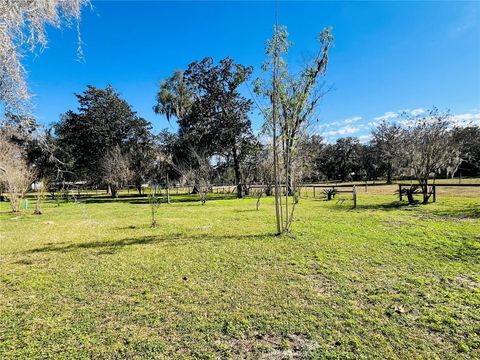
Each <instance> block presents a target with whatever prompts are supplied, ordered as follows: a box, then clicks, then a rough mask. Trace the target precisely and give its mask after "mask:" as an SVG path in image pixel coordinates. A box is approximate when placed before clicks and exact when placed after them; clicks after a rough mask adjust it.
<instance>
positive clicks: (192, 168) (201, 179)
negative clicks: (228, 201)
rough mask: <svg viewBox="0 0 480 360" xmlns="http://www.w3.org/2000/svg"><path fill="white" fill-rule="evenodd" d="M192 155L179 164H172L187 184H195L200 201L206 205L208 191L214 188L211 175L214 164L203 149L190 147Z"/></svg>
mask: <svg viewBox="0 0 480 360" xmlns="http://www.w3.org/2000/svg"><path fill="white" fill-rule="evenodd" d="M189 153H190V155H189V156H188V157H187V158H186V159H184V160H183V161H182V162H181V163H179V164H172V165H173V168H174V169H175V171H176V172H177V173H179V174H180V175H181V176H182V177H183V179H184V180H185V181H186V182H187V184H194V187H196V188H197V190H196V193H197V194H198V195H199V197H200V202H201V203H202V205H205V203H206V202H207V197H208V193H209V192H210V191H211V189H212V184H211V181H210V180H211V176H212V165H211V164H210V161H209V160H210V159H209V158H208V156H207V155H206V154H205V152H203V151H201V150H196V149H195V148H193V147H190V151H189Z"/></svg>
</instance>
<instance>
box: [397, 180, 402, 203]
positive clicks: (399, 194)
mask: <svg viewBox="0 0 480 360" xmlns="http://www.w3.org/2000/svg"><path fill="white" fill-rule="evenodd" d="M398 196H400V201H402V185H400V184H398Z"/></svg>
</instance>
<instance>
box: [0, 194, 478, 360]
mask: <svg viewBox="0 0 480 360" xmlns="http://www.w3.org/2000/svg"><path fill="white" fill-rule="evenodd" d="M222 196H224V195H214V197H215V200H212V201H209V202H207V205H205V206H202V205H200V203H198V202H194V201H191V200H193V199H194V198H190V197H188V196H178V197H174V201H175V202H174V203H172V204H170V205H167V204H162V205H161V206H160V209H159V212H158V215H159V218H158V221H159V225H160V226H159V227H158V228H157V229H151V228H150V227H149V222H150V219H149V216H150V215H149V214H150V210H149V205H148V203H147V202H146V199H145V198H135V197H128V198H127V197H124V198H120V199H118V200H110V199H108V198H102V197H98V198H91V199H89V200H88V201H87V202H86V203H85V202H82V203H79V204H74V203H68V204H64V203H62V204H61V205H60V206H56V205H55V204H54V203H48V204H46V205H45V208H44V214H43V215H41V216H35V215H31V213H32V210H25V211H24V212H23V215H21V216H15V215H12V214H10V213H8V204H7V203H0V256H1V262H0V358H22V359H23V358H42V359H44V358H168V359H170V358H267V359H284V358H287V359H288V358H293V357H300V358H339V359H345V358H378V359H393V358H403V359H412V358H433V359H435V358H442V359H444V358H447V359H448V358H452V359H454V358H455V359H459V358H460V359H462V358H465V359H468V358H471V359H473V358H479V357H480V290H479V284H480V198H479V197H478V196H470V197H466V196H465V197H452V196H450V195H449V194H443V195H442V196H441V197H439V199H438V202H437V203H436V204H429V205H427V206H413V207H412V206H398V204H397V203H396V202H392V201H394V199H395V197H394V196H393V195H391V194H390V195H371V194H370V193H362V192H361V193H360V194H359V204H360V205H359V207H358V209H356V210H352V209H351V206H350V204H351V203H350V202H349V201H348V200H347V201H345V202H344V203H343V204H341V205H340V204H336V203H335V202H334V201H330V202H325V201H321V200H318V199H317V200H314V199H312V198H309V199H303V200H302V201H301V203H300V204H299V206H298V209H297V215H296V221H295V222H294V231H293V233H292V234H290V235H287V236H282V237H276V236H274V235H273V231H274V217H273V216H274V211H273V202H272V199H264V200H262V204H261V206H260V209H259V211H256V210H255V199H244V200H235V199H231V198H230V199H229V198H227V197H222Z"/></svg>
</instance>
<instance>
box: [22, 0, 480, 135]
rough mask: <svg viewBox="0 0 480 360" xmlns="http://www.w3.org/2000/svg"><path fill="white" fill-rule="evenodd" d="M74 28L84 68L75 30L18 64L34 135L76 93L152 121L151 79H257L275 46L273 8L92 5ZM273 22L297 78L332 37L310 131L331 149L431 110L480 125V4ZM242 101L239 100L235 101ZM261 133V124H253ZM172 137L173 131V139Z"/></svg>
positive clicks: (371, 6)
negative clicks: (93, 91)
mask: <svg viewBox="0 0 480 360" xmlns="http://www.w3.org/2000/svg"><path fill="white" fill-rule="evenodd" d="M93 5H94V9H92V10H90V9H88V8H85V9H84V11H83V18H82V22H81V32H82V40H83V43H84V45H83V50H84V54H85V62H84V63H80V62H78V61H77V59H76V46H77V43H76V32H75V30H74V29H63V30H58V29H53V28H51V29H49V31H48V35H49V46H48V48H47V49H45V50H44V51H43V52H42V53H41V54H39V55H38V56H27V57H26V58H25V64H26V68H27V70H28V72H29V79H28V81H29V85H30V89H31V91H32V92H33V93H34V94H35V98H34V102H35V104H36V110H35V113H36V114H37V116H38V119H39V121H40V122H41V123H44V124H49V123H52V122H55V121H58V119H59V115H60V114H61V113H63V112H65V111H67V110H69V109H76V107H77V102H76V99H75V97H74V95H73V93H74V92H81V91H83V90H84V89H85V87H86V85H87V84H92V85H95V86H99V87H104V86H106V85H107V84H112V85H113V87H114V88H116V89H117V90H118V91H119V92H120V93H121V94H122V96H123V97H124V98H125V99H126V100H127V101H128V102H129V103H130V104H132V106H133V108H134V110H135V111H137V112H138V113H139V114H140V115H141V116H143V117H145V118H146V119H148V120H150V121H151V122H152V123H153V125H154V129H155V130H156V131H158V130H161V129H163V128H166V127H168V126H169V125H168V123H167V122H166V120H165V119H164V118H163V117H161V116H157V115H155V114H154V113H153V110H152V106H153V105H154V103H155V94H156V91H157V87H158V82H159V80H160V79H162V78H165V77H167V76H169V75H170V74H171V73H172V72H173V71H174V70H176V69H184V68H186V66H187V65H188V64H189V63H190V62H192V61H194V60H197V59H202V58H203V57H205V56H212V57H214V58H215V59H216V60H219V59H221V58H223V57H226V56H230V57H232V58H233V59H234V60H235V61H237V62H240V63H242V64H245V65H252V66H254V68H255V74H256V75H260V66H261V63H262V61H263V58H264V46H265V41H266V40H267V39H268V38H269V37H270V36H271V34H272V27H273V23H274V6H275V5H274V3H273V2H254V1H250V2H234V1H223V2H221V1H216V2H203V1H196V2H183V1H181V2H180V1H179V2H163V1H150V2H126V1H121V2H114V1H101V2H93ZM279 22H280V23H281V24H284V25H287V27H288V31H289V33H290V40H291V41H292V42H293V43H294V46H293V47H292V50H291V52H290V53H289V55H288V62H289V64H291V65H292V66H293V67H297V66H298V65H299V64H300V63H301V62H302V60H303V59H304V58H305V56H308V54H310V53H311V52H312V51H313V50H315V49H316V46H317V35H318V33H319V32H320V30H321V29H322V28H323V27H325V26H331V27H333V34H334V37H335V40H334V43H335V46H334V48H333V49H332V51H331V55H330V64H329V68H328V72H327V76H326V78H325V81H326V83H327V85H328V86H331V87H332V91H330V92H329V93H328V94H327V95H326V96H325V98H324V100H323V102H322V103H321V104H320V108H319V110H318V116H317V118H318V122H317V123H315V124H314V126H313V130H314V131H317V132H320V133H321V134H323V135H324V136H325V137H326V138H327V140H329V141H333V140H335V139H336V138H337V137H339V136H358V137H360V138H361V139H362V140H366V139H367V135H368V133H369V132H370V129H371V128H372V126H374V125H375V123H376V122H378V121H379V120H380V119H382V118H388V119H394V118H395V116H396V114H397V113H398V112H399V111H402V110H408V111H413V112H414V113H421V111H422V109H427V108H430V107H432V106H434V105H435V106H437V107H439V108H441V109H450V110H451V112H452V113H453V114H455V115H456V117H455V119H456V120H458V121H462V120H465V121H473V122H477V123H480V3H479V2H387V1H385V2H313V1H310V2H300V1H291V2H284V1H281V2H280V3H279ZM244 91H245V93H246V94H248V92H247V90H246V89H244ZM252 121H253V126H254V128H255V129H258V128H259V127H260V126H261V122H262V119H261V117H260V116H259V115H258V111H255V112H254V113H253V114H252ZM171 129H172V131H173V130H174V128H171Z"/></svg>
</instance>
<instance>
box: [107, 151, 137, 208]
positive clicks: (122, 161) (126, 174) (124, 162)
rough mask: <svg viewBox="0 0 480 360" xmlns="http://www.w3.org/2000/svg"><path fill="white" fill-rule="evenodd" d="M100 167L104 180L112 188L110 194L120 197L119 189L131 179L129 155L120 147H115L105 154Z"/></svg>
mask: <svg viewBox="0 0 480 360" xmlns="http://www.w3.org/2000/svg"><path fill="white" fill-rule="evenodd" d="M100 169H101V178H102V181H103V182H104V183H105V184H106V185H107V186H108V188H109V189H110V194H111V195H112V197H114V198H116V197H118V191H119V190H120V189H121V188H122V187H123V186H125V185H126V184H127V182H128V180H129V179H130V167H129V161H128V157H127V156H126V155H124V154H123V153H122V151H121V150H120V148H119V147H115V148H113V150H111V151H109V152H107V153H106V154H105V156H104V157H103V159H102V161H101V164H100Z"/></svg>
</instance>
